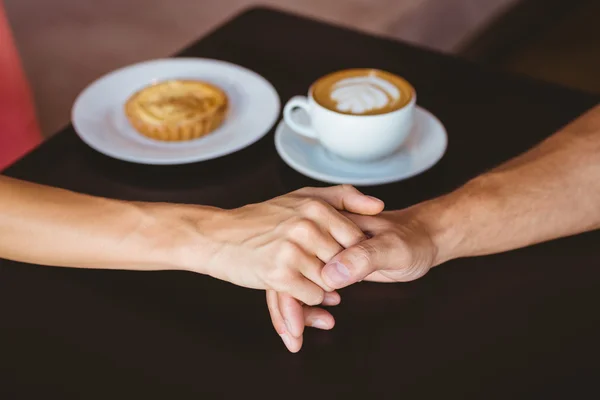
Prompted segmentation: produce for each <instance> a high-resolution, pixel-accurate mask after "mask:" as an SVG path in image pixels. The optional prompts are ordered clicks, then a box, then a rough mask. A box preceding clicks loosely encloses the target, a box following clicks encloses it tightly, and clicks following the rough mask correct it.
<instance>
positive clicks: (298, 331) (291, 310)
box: [277, 293, 310, 338]
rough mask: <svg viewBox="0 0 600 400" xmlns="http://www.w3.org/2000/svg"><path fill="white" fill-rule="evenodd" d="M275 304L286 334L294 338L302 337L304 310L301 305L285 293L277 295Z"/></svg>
mask: <svg viewBox="0 0 600 400" xmlns="http://www.w3.org/2000/svg"><path fill="white" fill-rule="evenodd" d="M277 304H278V306H279V314H280V315H281V317H282V318H283V322H284V324H285V326H286V328H287V330H288V332H289V333H290V334H291V335H292V336H293V337H294V338H300V337H302V334H303V333H304V309H303V306H302V304H301V303H300V302H299V301H298V300H296V299H295V298H293V297H291V296H290V295H288V294H286V293H277ZM309 308H310V307H309Z"/></svg>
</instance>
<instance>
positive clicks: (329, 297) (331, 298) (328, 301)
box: [323, 293, 340, 306]
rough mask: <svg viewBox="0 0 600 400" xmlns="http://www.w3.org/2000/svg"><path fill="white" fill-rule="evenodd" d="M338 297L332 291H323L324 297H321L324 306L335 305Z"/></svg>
mask: <svg viewBox="0 0 600 400" xmlns="http://www.w3.org/2000/svg"><path fill="white" fill-rule="evenodd" d="M339 302H340V300H339V297H338V296H336V295H335V294H333V293H325V298H324V299H323V305H324V306H335V305H337V304H339Z"/></svg>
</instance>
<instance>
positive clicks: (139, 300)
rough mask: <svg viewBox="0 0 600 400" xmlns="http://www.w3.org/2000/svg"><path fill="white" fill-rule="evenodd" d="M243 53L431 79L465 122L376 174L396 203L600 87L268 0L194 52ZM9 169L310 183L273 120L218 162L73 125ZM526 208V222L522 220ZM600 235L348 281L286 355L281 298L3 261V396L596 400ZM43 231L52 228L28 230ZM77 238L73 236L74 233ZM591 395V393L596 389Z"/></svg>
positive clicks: (13, 172)
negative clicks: (121, 142) (328, 313)
mask: <svg viewBox="0 0 600 400" xmlns="http://www.w3.org/2000/svg"><path fill="white" fill-rule="evenodd" d="M180 54H181V55H182V56H201V57H211V58H217V59H223V60H227V61H231V62H234V63H237V64H241V65H243V66H245V67H248V68H250V69H252V70H255V71H257V72H258V73H260V74H262V75H263V76H265V77H266V78H267V79H268V80H270V81H271V82H272V83H273V84H274V85H275V87H276V88H277V90H278V91H279V94H280V96H281V99H282V101H286V100H287V99H288V98H290V97H291V96H292V95H296V94H300V93H303V92H304V91H305V90H306V88H307V87H308V85H309V84H310V83H311V82H312V81H313V80H314V79H315V78H317V77H319V76H321V75H323V74H325V73H327V72H330V71H332V70H336V69H340V68H348V67H377V68H382V69H386V70H390V71H392V72H395V73H398V74H400V75H403V76H405V77H406V78H408V79H409V80H410V81H411V82H413V83H414V85H415V86H416V88H417V90H418V94H419V103H420V104H421V105H422V106H424V107H426V108H428V109H429V110H431V111H433V112H434V113H435V114H436V115H437V116H438V117H439V118H440V119H441V120H442V121H443V122H444V124H445V125H446V127H447V129H448V132H449V149H448V153H447V154H446V156H445V157H444V158H443V159H442V161H441V162H440V163H439V164H438V165H436V166H435V167H434V168H433V169H431V170H430V171H428V172H426V173H424V174H422V175H420V176H418V177H415V178H413V179H410V180H408V181H404V182H399V183H396V184H391V185H385V186H379V187H370V188H365V191H366V192H368V193H370V194H373V195H376V196H380V197H382V198H383V199H384V200H385V201H386V202H387V204H388V206H389V208H399V207H403V206H406V205H409V204H412V203H415V202H418V201H421V200H424V199H427V198H429V197H432V196H435V195H439V194H441V193H443V192H445V191H448V190H451V189H452V188H455V187H456V186H458V185H460V184H461V183H463V182H465V181H466V180H467V179H468V178H470V177H472V176H474V175H476V174H478V173H481V172H482V171H484V170H486V169H488V168H490V167H492V166H494V165H496V164H498V163H499V162H501V161H503V160H505V159H507V158H509V157H512V156H515V155H516V154H518V153H520V152H522V151H524V150H525V149H527V148H528V147H530V146H531V145H533V144H534V143H536V142H538V141H539V140H541V139H542V138H544V137H546V136H548V135H549V134H551V133H552V132H553V131H555V130H556V129H557V128H559V127H561V126H562V125H563V124H565V123H566V122H568V121H569V120H571V119H572V118H574V117H576V116H577V115H578V114H580V113H581V112H582V111H584V110H585V109H587V108H589V107H591V106H592V105H594V104H595V103H597V102H598V98H596V97H592V96H591V95H586V94H583V93H579V92H575V91H571V90H567V89H564V88H560V87H556V86H552V85H548V84H545V83H541V82H537V81H532V80H526V79H524V78H520V77H514V76H508V75H505V74H502V73H500V72H495V71H490V70H487V69H483V68H481V67H479V66H477V65H474V64H470V63H467V62H464V61H461V60H459V59H455V58H452V57H448V56H445V55H441V54H436V53H433V52H429V51H426V50H422V49H419V48H415V47H412V46H409V45H407V44H403V43H399V42H395V41H392V40H387V39H382V38H375V37H371V36H367V35H363V34H360V33H356V32H353V31H350V30H346V29H340V28H337V27H332V26H328V25H325V24H322V23H319V22H314V21H310V20H306V19H302V18H299V17H296V16H292V15H288V14H282V13H278V12H274V11H271V10H268V9H264V8H259V9H252V10H250V11H247V12H245V13H243V14H242V15H240V16H238V17H237V18H235V19H234V20H232V21H230V22H229V23H227V24H226V25H224V26H223V27H222V28H220V29H218V30H216V31H215V32H213V33H211V34H210V35H208V36H207V37H205V38H203V39H202V40H200V41H199V42H197V43H195V44H193V45H192V46H191V47H189V48H188V49H186V50H184V51H183V52H182V53H180ZM6 173H7V174H8V175H10V176H13V177H19V178H23V179H28V180H31V181H35V182H39V183H44V184H50V185H56V186H60V187H64V188H68V189H73V190H77V191H81V192H85V193H90V194H94V195H101V196H110V197H116V198H121V199H135V200H147V201H173V202H187V203H198V204H210V205H216V206H221V207H236V206H241V205H243V204H246V203H249V202H257V201H262V200H265V199H268V198H271V197H273V196H276V195H279V194H282V193H284V192H287V191H290V190H293V189H296V188H298V187H301V186H305V185H322V184H321V183H319V182H315V181H312V180H310V179H308V178H305V177H303V176H301V175H299V174H298V173H296V172H295V171H293V170H291V169H290V168H288V167H287V166H286V165H285V164H284V163H283V162H282V161H281V160H280V159H279V157H278V155H277V154H276V152H275V147H274V144H273V132H270V133H269V135H267V136H266V137H265V138H264V139H263V140H261V141H260V142H258V143H257V144H255V145H253V146H251V147H250V148H247V149H245V150H243V151H241V152H239V153H236V154H233V155H230V156H226V157H223V158H221V159H217V160H214V161H210V162H203V163H198V164H192V165H186V166H177V167H152V166H143V165H134V164H128V163H124V162H120V161H117V160H114V159H111V158H108V157H105V156H103V155H101V154H98V153H96V152H94V151H93V150H91V149H90V148H88V147H87V146H86V145H85V144H83V143H82V142H81V141H80V140H79V139H78V137H77V136H76V135H75V133H74V132H73V129H72V128H71V127H68V128H66V129H65V130H64V131H63V132H61V133H59V134H58V135H56V136H55V137H53V138H52V139H51V140H49V141H48V142H46V143H45V144H44V145H43V146H41V147H40V148H39V149H38V150H36V151H34V152H33V153H32V154H30V155H28V156H27V157H25V158H24V159H23V160H22V161H20V162H18V163H17V164H16V165H14V166H13V167H11V168H10V169H9V170H8V171H7V172H6ZM507 223H510V221H507ZM598 243H600V234H599V233H590V234H585V235H580V236H578V237H573V238H568V239H564V240H559V241H555V242H551V243H547V244H543V245H539V246H535V247H531V248H528V249H523V250H519V251H514V252H510V253H506V254H502V255H496V256H490V257H481V258H474V259H464V260H456V261H454V262H450V263H448V264H447V265H445V266H443V267H440V268H436V269H435V270H434V271H432V272H431V273H430V274H429V275H427V276H426V277H425V278H423V279H421V280H419V281H416V282H412V283H406V284H395V285H377V284H366V283H365V284H359V285H356V286H353V287H351V288H348V289H346V290H343V291H342V293H341V294H342V297H343V303H342V305H341V306H339V307H337V308H336V309H335V311H334V312H335V316H336V317H337V323H338V324H337V327H336V328H335V329H334V330H333V331H331V332H317V331H310V332H308V333H307V335H306V339H305V346H304V349H303V350H302V351H301V352H300V353H299V354H296V355H292V354H289V353H287V351H286V350H285V348H284V346H283V344H282V343H280V340H279V338H278V336H277V335H276V333H275V332H274V331H273V329H272V327H271V324H270V322H269V317H268V314H267V308H266V306H265V304H264V294H263V293H262V292H259V291H251V290H246V289H242V288H238V287H234V286H232V285H230V284H227V283H223V282H219V281H216V280H213V279H211V278H208V277H205V276H200V275H194V274H192V273H185V272H154V273H135V272H111V271H90V270H71V269H61V268H46V267H38V266H30V265H21V264H16V263H10V262H6V261H5V262H2V263H1V264H0V393H6V394H8V395H10V396H5V397H4V398H5V399H13V398H36V399H40V398H63V399H64V398H81V399H92V398H102V399H107V398H110V399H114V398H128V399H144V398H165V399H183V398H200V399H205V398H224V399H236V398H237V399H239V398H247V397H249V398H262V399H286V400H287V399H289V400H291V399H311V398H318V399H341V398H352V399H354V398H356V399H371V398H411V399H412V398H434V397H435V398H448V397H450V398H476V399H491V398H502V399H506V398H528V399H531V398H545V399H547V398H555V397H562V398H566V397H569V398H580V397H582V395H581V394H582V393H585V390H588V392H587V393H588V395H589V394H591V393H596V394H597V393H598V392H599V391H598V390H597V388H596V385H595V384H594V380H597V378H598V375H599V374H598V372H599V369H598V366H597V365H598V358H599V355H600V351H599V346H598V338H599V337H600V313H599V312H598V306H599V305H600V247H599V246H598ZM31 245H32V246H35V243H31ZM73 245H74V246H76V245H77V244H76V243H73ZM588 397H589V396H588Z"/></svg>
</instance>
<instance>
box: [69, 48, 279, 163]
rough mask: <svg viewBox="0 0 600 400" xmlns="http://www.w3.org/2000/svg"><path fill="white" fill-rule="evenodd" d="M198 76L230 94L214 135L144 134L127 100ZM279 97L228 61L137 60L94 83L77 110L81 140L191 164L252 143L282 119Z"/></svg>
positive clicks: (146, 159) (133, 158) (134, 157)
mask: <svg viewBox="0 0 600 400" xmlns="http://www.w3.org/2000/svg"><path fill="white" fill-rule="evenodd" d="M186 78H187V79H197V80H203V81H206V82H211V83H213V84H215V85H217V86H219V87H220V88H222V89H223V90H224V91H225V92H226V93H227V96H228V97H229V101H230V111H229V114H228V117H227V119H226V121H225V122H224V123H223V125H221V126H220V127H219V128H218V129H217V130H215V131H214V132H212V133H211V134H209V135H207V136H205V137H202V138H199V139H196V140H190V141H186V142H161V141H157V140H153V139H150V138H147V137H145V136H143V135H141V134H139V133H138V132H137V131H136V130H135V129H134V128H133V127H132V126H131V125H130V124H129V121H128V120H127V117H126V116H125V112H124V109H123V107H124V104H125V102H126V101H127V99H128V98H129V97H130V96H131V95H132V94H133V93H135V92H136V91H138V90H139V89H141V88H143V87H145V86H147V85H150V84H152V83H156V82H159V81H163V80H169V79H186ZM279 112H280V102H279V96H278V95H277V92H276V91H275V88H274V87H273V85H271V84H270V83H269V82H268V81H267V80H266V79H264V78H263V77H262V76H260V75H258V74H257V73H255V72H252V71H250V70H248V69H246V68H243V67H240V66H238V65H235V64H230V63H227V62H224V61H218V60H210V59H201V58H173V59H162V60H153V61H147V62H143V63H140V64H135V65H131V66H129V67H125V68H122V69H118V70H116V71H114V72H111V73H109V74H108V75H105V76H104V77H102V78H100V79H98V80H97V81H95V82H94V83H92V84H91V85H90V86H88V87H87V88H86V89H85V90H84V91H83V92H82V93H81V94H80V95H79V97H78V98H77V100H76V101H75V104H74V105H73V110H72V120H73V126H74V128H75V131H76V132H77V134H78V135H79V136H80V137H81V139H82V140H83V141H84V142H85V143H87V144H88V145H89V146H90V147H92V148H94V149H95V150H97V151H99V152H101V153H104V154H106V155H107V156H110V157H114V158H118V159H121V160H125V161H130V162H135V163H142V164H185V163H191V162H197V161H203V160H209V159H211V158H216V157H221V156H224V155H226V154H230V153H233V152H235V151H238V150H241V149H243V148H245V147H247V146H250V145H251V144H253V143H254V142H256V141H257V140H259V139H260V138H262V137H263V136H264V135H265V134H266V133H267V132H269V130H270V129H271V127H272V126H273V124H274V123H275V122H276V121H277V117H278V116H279Z"/></svg>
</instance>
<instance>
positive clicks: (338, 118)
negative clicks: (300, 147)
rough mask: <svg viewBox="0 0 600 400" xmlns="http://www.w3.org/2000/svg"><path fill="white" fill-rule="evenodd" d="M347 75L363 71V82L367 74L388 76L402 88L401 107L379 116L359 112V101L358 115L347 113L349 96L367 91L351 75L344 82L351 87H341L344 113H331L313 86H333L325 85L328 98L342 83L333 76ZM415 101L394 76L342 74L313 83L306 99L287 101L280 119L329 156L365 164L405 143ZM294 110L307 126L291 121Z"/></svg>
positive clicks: (411, 91) (332, 104) (331, 107)
mask: <svg viewBox="0 0 600 400" xmlns="http://www.w3.org/2000/svg"><path fill="white" fill-rule="evenodd" d="M348 71H352V73H353V74H356V71H363V73H365V74H367V75H365V79H371V78H369V77H370V75H368V74H369V73H373V74H388V75H390V76H392V77H393V79H399V80H400V81H395V82H400V83H401V84H402V85H404V86H402V88H403V91H404V92H403V94H404V96H405V98H404V99H403V101H402V103H398V104H397V105H396V106H397V107H399V108H396V109H394V107H390V106H387V105H386V106H385V107H384V108H382V109H380V110H379V113H378V111H377V110H374V111H373V110H371V111H369V113H365V112H363V111H364V109H362V108H361V107H360V105H361V104H364V101H363V102H362V103H361V101H362V100H363V99H358V100H360V101H358V100H357V101H358V103H357V105H358V106H359V107H358V112H357V110H348V107H351V106H352V101H353V99H352V98H351V97H352V95H353V94H354V95H356V96H360V95H361V93H363V94H365V93H366V92H367V91H368V90H370V89H369V88H366V89H365V88H363V87H361V86H360V85H361V83H360V82H358V83H356V82H355V81H356V79H354V81H353V80H352V78H353V77H354V78H360V76H359V77H356V76H354V75H351V76H350V78H347V79H346V81H348V82H350V86H352V87H350V89H348V86H349V85H347V84H345V85H342V86H344V87H345V88H346V89H345V90H346V92H345V93H342V94H343V95H344V100H345V101H346V100H349V103H348V101H346V103H348V104H350V105H349V106H345V107H346V109H345V110H340V109H334V107H336V106H335V104H336V102H335V101H333V100H331V99H329V100H328V99H327V98H326V97H325V96H324V95H323V90H320V89H319V88H320V86H315V85H321V82H322V81H323V80H324V79H329V81H330V82H333V83H329V84H330V86H329V89H327V90H326V95H327V96H329V94H330V93H332V91H331V89H332V88H334V90H335V88H336V86H335V85H336V84H338V83H342V84H343V83H344V82H346V81H341V80H340V79H339V78H336V77H335V74H342V75H343V74H348V73H349V72H348ZM382 76H387V75H382ZM335 79H338V80H337V81H336V80H335ZM373 79H378V80H379V79H380V78H378V77H376V76H375V75H373ZM353 82H354V83H353ZM357 85H358V86H357ZM406 85H407V86H406ZM321 86H322V85H321ZM383 86H385V84H383ZM315 87H316V88H317V90H318V91H319V90H320V92H319V93H318V94H317V95H318V96H321V102H319V101H318V100H317V99H315V93H314V92H315ZM389 87H390V88H392V89H391V91H392V92H393V89H394V86H393V85H392V86H389ZM407 88H408V90H407ZM366 94H369V93H366ZM366 94H365V95H366ZM375 94H377V93H375ZM369 95H370V94H369ZM406 96H408V97H406ZM329 97H334V96H333V95H332V96H329ZM363 97H364V96H363ZM416 97H417V96H416V92H415V91H414V89H413V88H412V86H410V84H409V83H408V82H406V81H405V80H403V79H402V78H400V77H398V76H396V75H391V74H390V73H387V72H384V71H379V70H362V69H361V70H345V71H340V72H336V73H333V74H330V75H327V76H325V77H323V78H321V79H319V80H317V82H315V83H314V84H313V85H311V87H310V89H309V93H308V97H305V96H295V97H293V98H291V99H290V100H289V101H288V102H287V104H286V105H285V107H284V110H283V116H284V119H285V122H286V123H287V125H288V126H289V127H290V128H292V129H293V130H294V131H295V132H296V133H298V134H300V135H303V136H306V137H308V138H311V139H316V140H318V141H319V142H320V143H321V144H322V145H323V146H324V147H325V148H326V149H327V150H329V151H330V152H331V153H333V154H336V155H338V156H340V157H342V158H345V159H347V160H351V161H360V162H368V161H374V160H377V159H380V158H384V157H386V156H389V155H391V154H393V153H394V152H395V151H396V150H398V148H399V147H400V146H401V145H402V144H403V143H404V142H405V140H406V138H407V137H408V135H409V133H410V131H411V128H412V126H413V120H414V111H415V104H416ZM369 99H370V98H369V97H367V98H366V100H369ZM325 102H327V104H326V105H327V106H328V107H329V108H328V107H327V106H325V105H323V104H321V103H325ZM298 108H300V109H303V110H304V111H305V112H306V113H307V114H308V116H309V118H310V124H302V123H300V122H298V121H297V120H296V119H295V118H294V110H295V109H298ZM388 110H389V111H388Z"/></svg>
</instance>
